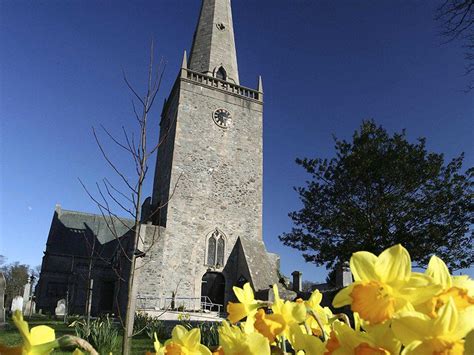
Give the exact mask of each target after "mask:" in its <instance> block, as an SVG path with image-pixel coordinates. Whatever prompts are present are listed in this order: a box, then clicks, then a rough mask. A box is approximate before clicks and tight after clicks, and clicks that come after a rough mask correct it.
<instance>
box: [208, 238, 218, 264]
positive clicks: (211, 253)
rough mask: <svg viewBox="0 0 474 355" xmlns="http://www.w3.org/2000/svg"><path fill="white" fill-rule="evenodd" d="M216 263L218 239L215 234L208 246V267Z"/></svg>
mask: <svg viewBox="0 0 474 355" xmlns="http://www.w3.org/2000/svg"><path fill="white" fill-rule="evenodd" d="M215 263H216V238H215V237H214V234H213V235H211V237H210V238H209V241H208V246H207V265H214V264H215Z"/></svg>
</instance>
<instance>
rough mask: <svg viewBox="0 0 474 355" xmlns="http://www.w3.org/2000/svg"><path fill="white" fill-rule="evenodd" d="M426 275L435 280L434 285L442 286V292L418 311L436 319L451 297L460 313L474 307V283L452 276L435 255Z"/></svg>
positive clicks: (422, 305) (464, 277) (464, 278)
mask: <svg viewBox="0 0 474 355" xmlns="http://www.w3.org/2000/svg"><path fill="white" fill-rule="evenodd" d="M426 274H427V275H429V276H430V277H431V278H432V279H433V282H434V283H436V284H438V285H440V286H441V287H442V290H441V292H439V293H437V294H436V295H433V297H431V298H430V299H429V300H428V301H427V302H425V303H423V304H420V305H419V306H418V307H416V310H417V311H420V312H423V313H426V314H428V315H429V316H430V317H432V318H434V317H436V315H437V312H438V310H439V309H440V308H441V307H442V306H443V305H444V304H446V302H447V301H448V300H449V298H451V297H452V298H453V301H454V303H455V305H456V308H457V309H458V311H462V310H464V309H466V308H467V307H473V306H474V281H473V280H472V279H470V278H469V277H468V276H457V277H453V276H451V275H450V273H449V270H448V267H447V266H446V264H445V263H444V262H443V260H441V259H440V258H438V257H437V256H435V255H433V256H432V257H431V259H430V262H429V263H428V268H427V269H426Z"/></svg>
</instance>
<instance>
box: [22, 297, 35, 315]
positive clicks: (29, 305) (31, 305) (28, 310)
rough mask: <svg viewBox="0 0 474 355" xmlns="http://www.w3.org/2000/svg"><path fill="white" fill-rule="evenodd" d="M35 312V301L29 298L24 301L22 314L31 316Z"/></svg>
mask: <svg viewBox="0 0 474 355" xmlns="http://www.w3.org/2000/svg"><path fill="white" fill-rule="evenodd" d="M35 313H36V302H35V301H34V300H33V299H31V300H29V301H28V302H26V305H25V309H24V311H23V315H24V316H25V317H31V316H32V315H33V314H35Z"/></svg>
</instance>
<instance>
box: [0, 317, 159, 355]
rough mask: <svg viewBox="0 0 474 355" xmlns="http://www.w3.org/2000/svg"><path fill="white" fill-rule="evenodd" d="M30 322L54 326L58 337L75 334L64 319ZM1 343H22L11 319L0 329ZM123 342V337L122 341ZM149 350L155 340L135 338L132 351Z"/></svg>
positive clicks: (9, 344)
mask: <svg viewBox="0 0 474 355" xmlns="http://www.w3.org/2000/svg"><path fill="white" fill-rule="evenodd" d="M27 321H28V324H29V325H30V328H31V327H34V326H36V325H47V326H49V327H51V328H53V329H54V330H55V332H56V337H57V338H58V337H60V336H62V335H65V334H71V335H75V333H74V329H73V328H70V327H68V325H67V324H64V323H63V322H62V321H58V320H49V319H33V320H27ZM0 343H2V344H4V345H8V346H13V345H20V344H21V343H22V339H21V336H20V334H19V333H18V331H17V329H16V327H15V325H14V324H13V323H12V322H11V321H10V322H9V323H8V325H7V327H6V328H3V329H1V330H0ZM119 343H121V339H120V342H119ZM148 350H150V351H153V341H152V340H150V339H149V338H148V337H147V336H144V335H140V336H137V337H135V338H133V342H132V353H133V354H145V353H146V352H147V351H148ZM53 354H70V352H64V351H60V350H56V351H54V352H53ZM114 354H120V348H119V349H115V350H114Z"/></svg>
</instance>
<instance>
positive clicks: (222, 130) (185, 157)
mask: <svg viewBox="0 0 474 355" xmlns="http://www.w3.org/2000/svg"><path fill="white" fill-rule="evenodd" d="M262 129H263V89H262V83H261V79H259V81H258V86H257V88H256V89H251V88H248V87H244V86H241V85H240V82H239V72H238V66H237V55H236V47H235V41H234V30H233V23H232V12H231V4H230V0H203V1H202V6H201V11H200V15H199V21H198V24H197V27H196V31H195V34H194V39H193V44H192V48H191V52H190V56H189V60H188V58H187V55H186V52H185V53H184V56H183V61H182V65H181V69H180V72H179V75H178V77H177V79H176V82H175V84H174V86H173V88H172V90H171V93H170V95H169V97H168V99H167V100H166V101H165V104H164V107H163V110H162V114H161V123H160V142H162V143H161V145H160V147H159V150H158V156H157V163H156V170H155V177H154V186H153V196H152V198H151V199H148V200H147V203H148V205H145V206H144V211H148V213H147V214H148V217H147V220H148V221H149V222H148V224H145V225H144V228H145V230H146V232H145V235H146V238H145V246H144V249H145V253H146V256H145V257H144V259H143V268H142V270H141V275H140V278H141V279H140V282H139V291H138V292H139V295H141V296H143V297H145V296H147V297H148V296H153V297H156V298H167V297H168V298H169V297H172V296H173V297H177V299H179V298H180V297H182V298H194V299H199V298H200V297H202V296H205V297H208V299H210V300H211V301H212V302H214V303H218V304H225V303H226V302H227V301H228V300H229V299H232V297H233V292H232V286H236V285H237V286H242V285H243V284H244V283H245V282H250V283H251V285H252V287H253V288H254V289H255V290H257V291H261V292H262V293H263V292H265V291H267V290H268V289H269V287H270V285H271V284H273V283H274V282H277V281H278V276H277V268H278V262H279V261H278V257H277V256H276V255H274V254H270V253H268V252H267V251H266V249H265V246H264V244H263V240H262V174H263V140H262Z"/></svg>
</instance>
